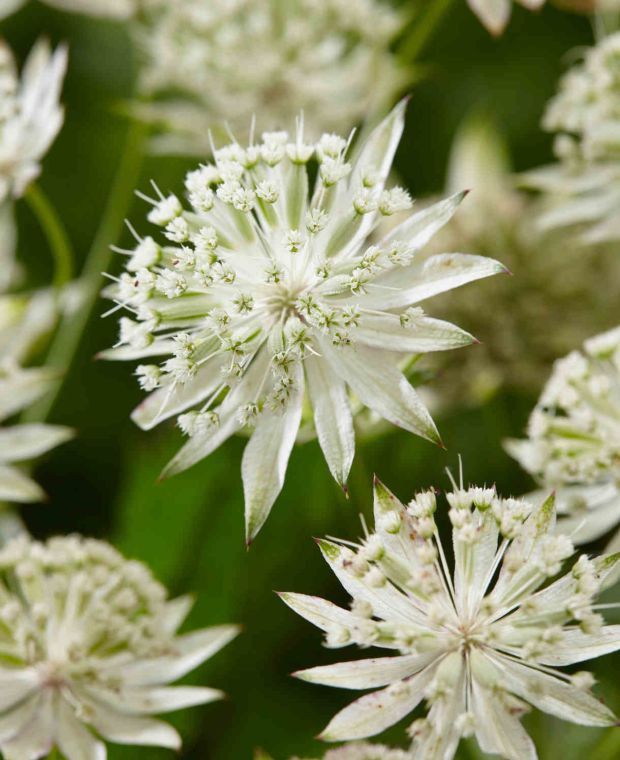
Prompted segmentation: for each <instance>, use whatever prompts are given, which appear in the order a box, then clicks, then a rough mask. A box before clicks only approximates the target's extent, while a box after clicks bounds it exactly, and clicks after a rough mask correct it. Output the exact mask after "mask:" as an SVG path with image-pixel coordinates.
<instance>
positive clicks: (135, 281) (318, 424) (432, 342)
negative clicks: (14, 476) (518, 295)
mask: <svg viewBox="0 0 620 760" xmlns="http://www.w3.org/2000/svg"><path fill="white" fill-rule="evenodd" d="M403 118H404V104H403V103H401V104H400V105H399V106H397V107H396V109H395V110H394V111H393V112H392V113H391V114H390V115H389V116H388V118H387V119H386V120H385V121H384V122H383V123H382V124H380V125H379V127H377V129H376V130H375V131H374V132H373V133H372V135H371V136H370V138H369V140H368V141H367V142H366V144H365V145H364V146H362V148H361V150H360V151H359V153H358V155H357V158H356V159H355V160H354V161H353V162H352V163H350V162H349V159H348V155H347V153H348V148H349V145H348V142H347V141H346V140H345V139H343V138H341V137H338V136H337V135H334V134H326V135H324V136H323V137H322V138H321V139H320V140H319V141H318V142H317V143H310V144H308V143H306V142H304V139H303V131H302V127H301V126H300V127H299V128H298V130H297V134H296V135H294V136H293V138H292V139H291V137H289V135H288V134H287V133H286V132H276V133H267V134H264V135H263V139H262V142H260V143H255V144H251V145H250V146H249V147H247V148H242V147H241V146H240V145H239V144H237V143H232V144H230V145H228V146H226V147H224V148H221V149H220V150H217V151H216V152H215V156H214V159H215V163H214V164H209V165H207V166H203V167H201V168H200V169H198V170H196V171H194V172H191V173H190V174H189V175H188V177H187V180H186V188H187V192H188V197H189V201H190V204H191V210H190V211H186V210H184V208H183V206H182V204H181V202H180V200H179V199H178V198H177V197H176V196H174V195H169V196H167V197H166V196H163V195H161V196H160V197H158V198H157V199H154V200H152V201H151V202H152V204H153V208H152V210H151V212H150V213H149V220H150V221H151V222H153V223H154V224H157V225H159V226H160V227H162V228H163V231H164V234H165V237H166V238H167V241H168V242H167V243H165V244H163V245H160V243H158V242H156V241H155V240H154V239H153V238H151V237H146V238H138V245H137V248H136V249H135V250H134V251H126V252H125V253H126V254H127V255H128V257H129V258H128V263H127V272H125V273H124V274H122V275H121V277H120V278H119V279H118V280H117V281H116V282H115V283H114V284H113V285H112V286H111V287H110V288H109V289H108V291H107V295H108V296H109V297H111V298H113V299H114V300H115V301H116V302H117V304H118V307H117V308H121V307H124V308H126V309H127V310H129V312H131V315H132V318H129V317H123V318H122V319H121V322H120V328H121V334H120V342H119V346H118V347H117V348H115V349H112V350H111V351H108V352H104V354H103V356H105V357H106V358H112V359H137V358H151V357H156V356H164V357H167V358H165V360H164V361H163V362H162V363H161V364H151V363H148V364H142V365H140V366H139V367H138V370H137V375H138V378H139V381H140V384H141V385H142V387H143V388H144V389H145V390H147V391H152V393H151V395H150V396H149V398H148V399H147V400H146V401H145V402H144V403H143V404H142V405H141V406H140V407H138V409H137V410H136V411H135V412H134V415H133V419H134V420H135V421H136V422H137V423H138V424H139V425H140V426H141V427H143V428H144V429H149V428H151V427H153V426H154V425H156V424H157V423H159V422H161V421H162V420H164V419H166V418H169V417H171V416H178V423H179V426H180V427H181V429H182V430H183V432H185V433H186V434H187V435H189V436H190V440H189V442H188V443H187V444H186V445H185V446H184V448H183V449H182V450H181V451H180V453H179V454H178V455H177V456H176V457H175V459H174V460H173V461H172V462H171V464H170V465H169V466H168V468H167V471H166V472H167V474H174V473H177V472H180V471H182V470H184V469H186V468H188V467H190V466H191V465H193V464H195V463H196V462H198V461H200V460H201V459H204V458H205V457H206V456H208V455H209V454H210V453H211V452H212V451H214V450H215V449H216V448H217V447H218V446H220V444H222V443H223V442H224V441H225V440H227V439H228V438H229V437H230V436H232V435H233V434H235V433H236V432H238V431H240V430H242V429H244V428H248V427H249V428H251V429H253V434H252V437H251V439H250V442H249V444H248V446H247V447H246V450H245V454H244V458H243V466H242V472H243V481H244V488H245V500H246V528H247V538H248V540H251V539H252V538H253V537H254V536H255V535H256V533H257V532H258V530H259V529H260V527H261V526H262V524H263V522H264V520H265V519H266V517H267V515H268V513H269V510H270V508H271V506H272V504H273V502H274V500H275V499H276V497H277V495H278V493H279V492H280V490H281V488H282V485H283V482H284V475H285V471H286V466H287V462H288V459H289V456H290V453H291V450H292V447H293V444H294V442H295V439H296V437H297V435H298V431H299V428H300V424H301V422H302V410H303V409H306V410H307V411H309V412H312V413H313V423H314V428H315V431H316V434H317V436H318V439H319V443H320V444H321V447H322V449H323V452H324V454H325V457H326V459H327V462H328V464H329V467H330V469H331V472H332V474H333V475H334V477H335V479H336V480H337V481H338V482H339V483H340V484H342V485H343V486H344V484H345V483H346V480H347V476H348V472H349V469H350V467H351V463H352V459H353V453H354V445H355V439H354V432H353V419H352V413H351V409H350V406H349V392H348V389H350V391H351V392H352V393H354V394H355V396H356V397H357V399H358V400H359V402H361V403H362V404H364V405H365V406H367V407H368V408H370V409H372V410H373V411H375V412H376V413H377V414H378V415H380V416H381V417H382V418H384V419H386V420H388V421H389V422H391V423H393V424H395V425H398V426H400V427H402V428H404V429H406V430H409V431H410V432H413V433H416V434H417V435H421V436H424V437H425V438H428V439H430V440H433V441H438V433H437V430H436V427H435V425H434V423H433V421H432V419H431V417H430V415H429V413H428V411H427V410H426V408H425V407H424V405H423V404H422V402H421V401H420V399H419V398H418V396H417V394H416V392H415V391H414V389H413V388H412V387H411V385H410V384H409V383H408V382H407V380H406V378H405V377H404V375H403V374H402V372H401V371H400V369H399V362H400V360H402V358H404V357H406V356H407V355H411V354H420V353H426V352H428V351H441V350H447V349H452V348H456V347H459V346H464V345H467V344H470V343H471V342H472V341H473V340H474V339H473V338H472V336H471V335H469V334H468V333H465V332H464V331H463V330H461V329H459V328H457V327H455V326H454V325H451V324H449V323H446V322H442V321H439V320H436V319H431V318H429V317H427V316H425V314H424V312H423V310H422V309H421V308H419V307H414V304H417V303H418V302H420V301H422V300H424V299H428V298H430V297H431V296H434V295H436V294H438V293H442V292H445V291H447V290H450V289H452V288H455V287H458V286H460V285H463V284H465V283H468V282H471V281H473V280H477V279H480V278H483V277H488V276H490V275H493V274H496V273H498V272H501V271H503V267H502V265H500V264H499V263H498V262H496V261H494V260H493V259H488V258H482V257H478V256H469V255H466V254H459V253H445V254H439V255H436V256H432V257H430V258H426V259H424V260H419V259H418V256H417V253H418V251H419V249H420V248H421V247H422V246H423V245H424V244H426V242H427V241H428V240H429V238H430V237H431V236H432V235H433V234H434V233H435V232H436V231H437V230H438V229H439V228H440V227H441V226H442V225H443V224H445V222H447V221H448V220H449V218H450V217H451V216H452V214H453V213H454V211H455V210H456V207H457V206H458V204H459V202H460V200H461V198H462V196H463V194H462V193H461V194H458V195H456V196H454V197H452V198H449V199H448V200H446V201H442V202H441V203H438V204H436V205H434V206H432V207H430V208H428V209H424V210H422V211H420V212H419V213H417V214H413V215H411V214H408V215H407V217H406V218H405V220H404V221H402V222H401V223H400V224H398V225H395V226H393V229H392V231H391V232H389V233H388V234H387V235H386V236H385V237H383V238H381V239H379V240H378V241H377V242H376V244H374V243H373V242H372V241H371V240H370V236H371V235H372V234H373V231H374V230H375V229H376V227H377V225H378V223H379V222H380V221H381V220H382V219H384V218H385V217H386V216H391V215H393V214H396V213H398V212H403V211H408V210H409V209H410V208H411V205H412V201H411V199H410V197H409V195H408V193H407V192H406V191H405V190H403V189H402V188H399V187H395V188H392V189H386V187H385V184H386V180H387V177H388V173H389V170H390V166H391V163H392V159H393V156H394V152H395V150H396V146H397V144H398V141H399V138H400V135H401V132H402V128H403ZM314 172H316V181H315V182H314V186H312V183H311V179H310V178H311V176H312V174H313V173H314ZM306 394H307V401H308V403H305V402H304V398H305V397H306ZM305 421H307V422H308V424H309V425H311V424H312V421H311V420H310V419H308V420H305Z"/></svg>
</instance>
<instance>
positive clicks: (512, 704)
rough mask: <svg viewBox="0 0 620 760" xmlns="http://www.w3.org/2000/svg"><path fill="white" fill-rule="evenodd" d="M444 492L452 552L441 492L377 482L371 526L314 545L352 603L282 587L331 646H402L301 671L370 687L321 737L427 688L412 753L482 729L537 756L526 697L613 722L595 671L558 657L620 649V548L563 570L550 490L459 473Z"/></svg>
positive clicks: (431, 753)
mask: <svg viewBox="0 0 620 760" xmlns="http://www.w3.org/2000/svg"><path fill="white" fill-rule="evenodd" d="M446 498H447V501H448V503H449V506H450V510H449V513H448V516H449V519H450V522H451V523H452V540H451V541H450V546H451V547H452V548H453V554H454V557H453V562H451V561H450V559H451V558H450V557H448V556H447V551H448V550H447V546H445V547H444V545H443V544H442V541H441V539H440V537H439V533H438V530H437V525H436V523H435V510H436V507H437V504H436V496H435V492H434V491H426V492H422V493H419V494H417V495H416V497H415V498H414V499H413V500H412V501H411V502H410V503H409V505H408V506H407V507H405V506H404V505H403V504H401V503H400V502H399V501H398V499H397V498H396V497H395V496H394V495H393V494H392V493H390V492H389V491H388V490H387V489H386V488H385V486H383V485H382V484H381V483H378V482H377V483H376V484H375V500H374V518H375V532H374V533H370V534H369V535H366V536H365V538H364V539H363V540H362V541H361V542H360V543H359V545H354V544H350V543H349V542H344V543H338V542H334V541H327V540H324V541H321V542H320V544H319V545H320V548H321V551H322V553H323V556H324V557H325V560H326V561H327V563H328V564H329V566H330V567H331V569H332V570H333V571H334V573H335V574H336V576H337V578H338V580H339V581H340V582H341V584H342V585H343V587H344V588H345V590H346V591H347V592H348V593H349V594H350V595H351V597H352V603H351V607H350V609H349V610H347V609H343V608H341V607H338V606H337V605H335V604H332V603H331V602H328V601H325V600H323V599H320V598H318V597H313V596H306V595H303V594H293V593H285V594H281V596H282V598H283V600H284V601H285V602H286V604H288V605H289V606H290V607H291V608H292V609H293V610H295V611H296V612H297V613H298V614H300V615H301V616H302V617H304V618H306V620H309V621H310V622H311V623H313V624H314V625H316V626H317V627H318V628H320V629H322V630H323V631H324V632H325V634H326V646H328V647H332V648H336V647H344V646H349V645H357V646H359V647H362V648H367V647H372V646H377V647H380V648H381V649H382V650H385V649H392V650H395V652H396V655H395V656H392V657H373V658H371V659H363V660H355V661H352V662H342V663H337V664H334V665H327V666H321V667H316V668H311V669H309V670H303V671H300V672H299V673H296V675H297V677H299V678H301V679H303V680H305V681H309V682H311V683H317V684H323V685H326V686H338V687H341V688H347V689H374V691H371V692H370V693H369V694H366V695H364V696H363V697H361V698H360V699H357V700H356V701H355V702H353V703H352V704H350V705H349V706H348V707H345V708H344V709H343V710H341V711H340V712H339V713H338V714H337V715H336V716H335V717H334V718H333V719H332V720H331V722H330V723H329V725H328V726H327V728H326V729H325V730H324V731H323V733H322V734H321V738H323V739H324V740H326V741H340V740H355V739H361V738H365V737H368V736H373V735H376V734H379V733H380V732H382V731H384V730H385V729H387V728H389V727H390V726H392V725H394V724H395V723H397V722H399V721H400V720H402V719H403V718H404V717H405V716H407V715H409V714H410V713H411V712H412V711H413V710H415V708H416V707H417V706H418V705H419V704H420V703H421V702H422V701H423V700H425V701H426V703H427V707H428V712H427V715H426V717H424V718H420V719H418V720H415V721H414V722H413V723H412V724H411V726H410V728H409V733H410V735H411V737H412V739H413V745H412V749H411V752H412V757H416V758H418V757H419V758H422V757H424V758H442V760H450V759H451V758H452V757H454V754H455V753H456V750H457V747H458V744H459V742H460V740H461V738H462V737H464V736H475V737H476V739H477V741H478V744H479V745H480V748H481V749H482V750H483V752H488V753H490V754H493V755H500V756H501V757H504V758H507V759H508V760H535V759H536V757H537V755H536V749H535V747H534V744H533V742H532V740H531V738H530V737H529V736H528V734H527V732H526V731H525V729H524V728H523V727H522V725H521V723H520V720H519V719H520V717H521V716H522V715H523V713H525V712H527V711H528V710H529V709H530V706H533V707H535V708H538V709H539V710H541V711H543V712H547V713H550V714H551V715H554V716H556V717H559V718H561V719H563V720H567V721H571V722H574V723H579V724H582V725H589V726H610V725H613V724H614V723H615V722H616V719H615V717H614V715H613V713H612V712H611V710H610V709H609V708H608V707H606V706H605V705H604V704H603V703H602V702H600V701H599V700H598V699H596V698H595V697H594V696H593V695H592V693H591V691H590V689H591V687H592V685H593V683H594V678H593V677H592V675H591V674H590V673H588V672H578V673H573V674H567V673H565V672H563V671H562V670H560V668H561V667H563V666H565V665H572V664H574V663H578V662H582V661H584V660H588V659H592V658H594V657H598V656H600V655H603V654H606V653H608V652H613V651H616V650H617V649H620V626H618V625H606V624H605V622H604V620H603V618H602V616H601V615H600V614H599V612H598V609H597V606H596V602H595V600H596V597H597V594H598V592H599V589H600V588H601V584H602V583H603V582H604V581H605V579H606V577H607V576H608V575H609V574H610V573H611V572H612V571H613V569H614V567H615V566H616V565H617V564H618V562H619V561H620V554H616V555H607V556H603V557H600V558H596V559H589V558H588V557H586V556H581V557H579V558H578V560H577V561H576V562H575V563H574V564H573V565H572V568H571V569H570V570H568V571H563V567H564V563H565V560H567V559H568V558H569V557H570V556H571V555H572V553H573V546H572V543H571V541H570V540H569V539H568V538H567V537H565V536H559V535H556V534H555V533H554V525H555V508H554V504H553V498H549V499H547V500H546V501H545V502H544V503H543V504H540V503H538V504H536V503H534V502H532V503H530V502H528V501H526V500H521V499H503V498H500V497H498V496H497V494H496V493H495V490H494V489H493V488H486V487H485V488H463V487H462V485H461V487H457V486H456V485H455V487H454V490H453V491H452V492H451V493H448V494H447V495H446ZM452 568H453V569H452ZM558 573H561V575H560V577H559V578H558V579H556V580H553V581H552V580H551V579H552V578H553V577H554V576H557V575H558ZM376 689H379V690H376Z"/></svg>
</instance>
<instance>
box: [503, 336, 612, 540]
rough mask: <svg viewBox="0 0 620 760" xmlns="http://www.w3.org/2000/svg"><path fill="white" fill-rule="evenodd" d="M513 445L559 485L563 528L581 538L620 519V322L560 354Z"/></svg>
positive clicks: (546, 480) (549, 482) (526, 462)
mask: <svg viewBox="0 0 620 760" xmlns="http://www.w3.org/2000/svg"><path fill="white" fill-rule="evenodd" d="M528 433H529V438H528V439H526V440H523V441H509V442H508V443H507V448H508V451H509V452H510V453H511V454H512V455H513V456H514V457H515V458H516V459H517V460H518V461H519V462H520V464H521V465H522V466H523V467H524V468H525V469H526V470H527V471H528V472H529V473H531V474H532V475H533V476H534V477H535V478H536V479H538V480H539V482H540V483H541V486H542V487H543V488H544V489H555V490H556V493H557V499H558V511H559V512H560V513H561V514H562V515H564V516H563V517H562V519H561V521H560V526H561V529H562V530H563V531H564V532H566V533H570V534H571V535H572V537H573V539H574V540H575V542H577V543H585V542H588V541H592V540H594V539H596V538H599V537H600V536H603V535H604V534H605V533H607V532H608V531H610V530H611V529H612V528H614V527H616V526H617V525H618V523H620V487H619V483H620V328H615V329H614V330H610V331H609V332H606V333H603V334H601V335H598V336H596V337H594V338H591V339H590V340H588V341H586V343H585V345H584V348H583V351H573V352H572V353H570V354H569V355H568V356H566V357H565V358H563V359H560V360H559V361H557V362H556V364H555V367H554V369H553V372H552V374H551V377H550V378H549V381H548V383H547V385H546V387H545V389H544V391H543V392H542V395H541V397H540V400H539V401H538V404H537V406H536V408H535V409H534V411H533V412H532V415H531V417H530V421H529V427H528Z"/></svg>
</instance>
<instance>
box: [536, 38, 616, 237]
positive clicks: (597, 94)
mask: <svg viewBox="0 0 620 760" xmlns="http://www.w3.org/2000/svg"><path fill="white" fill-rule="evenodd" d="M543 125H544V127H545V129H547V130H548V131H550V132H556V133H557V137H556V140H555V153H556V156H557V158H558V161H559V162H558V163H557V164H554V165H551V166H548V167H543V168H541V169H538V170H535V171H532V172H529V173H527V174H526V175H525V176H524V178H523V180H524V182H525V183H526V184H527V185H530V186H532V187H535V188H538V189H540V190H542V191H545V192H547V193H549V194H550V196H551V200H552V201H553V204H552V206H551V208H550V210H549V211H548V213H547V214H546V216H545V217H544V218H543V219H542V224H543V225H544V227H546V228H553V227H562V226H574V225H581V226H583V228H584V229H585V232H584V234H583V235H582V239H583V241H584V242H587V243H603V242H607V241H617V240H619V239H620V221H619V220H620V33H617V34H612V35H611V36H609V37H607V38H604V39H603V40H601V42H599V44H598V45H597V46H596V47H594V48H590V49H588V50H587V51H586V53H585V55H584V59H583V61H582V62H581V63H579V64H577V65H576V66H574V67H573V68H572V69H571V70H570V71H569V72H568V73H567V74H566V75H565V76H564V78H563V79H562V80H561V82H560V91H559V93H558V94H557V95H556V96H555V98H554V99H553V100H552V101H551V102H550V104H549V106H548V108H547V112H546V114H545V118H544V122H543Z"/></svg>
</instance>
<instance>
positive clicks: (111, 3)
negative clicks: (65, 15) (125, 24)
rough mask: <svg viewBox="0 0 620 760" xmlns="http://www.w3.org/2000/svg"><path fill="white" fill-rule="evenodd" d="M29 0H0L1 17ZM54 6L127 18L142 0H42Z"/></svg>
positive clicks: (61, 8) (85, 12)
mask: <svg viewBox="0 0 620 760" xmlns="http://www.w3.org/2000/svg"><path fill="white" fill-rule="evenodd" d="M26 2H27V0H0V19H2V18H5V17H6V16H10V15H11V13H14V12H15V11H16V10H18V9H19V8H21V7H22V6H23V5H25V4H26ZM42 2H44V3H46V4H47V5H51V6H52V7H53V8H58V10H61V11H70V12H72V13H83V14H85V15H87V16H101V17H104V18H106V17H108V18H117V19H126V18H129V17H130V16H132V15H133V14H134V13H135V11H136V8H137V7H139V6H140V4H141V0H42Z"/></svg>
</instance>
